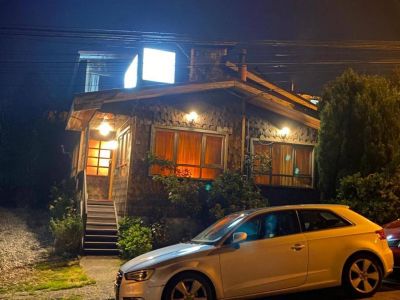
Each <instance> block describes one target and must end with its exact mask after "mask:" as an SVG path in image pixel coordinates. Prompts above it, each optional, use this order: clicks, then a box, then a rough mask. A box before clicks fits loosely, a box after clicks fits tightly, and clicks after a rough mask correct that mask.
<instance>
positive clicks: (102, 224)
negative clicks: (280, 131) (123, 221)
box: [86, 219, 117, 227]
mask: <svg viewBox="0 0 400 300" xmlns="http://www.w3.org/2000/svg"><path fill="white" fill-rule="evenodd" d="M87 225H93V226H115V227H117V223H115V219H114V222H107V223H106V222H97V221H96V222H92V221H90V222H86V226H87Z"/></svg>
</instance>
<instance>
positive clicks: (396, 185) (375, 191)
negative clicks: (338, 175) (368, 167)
mask: <svg viewBox="0 0 400 300" xmlns="http://www.w3.org/2000/svg"><path fill="white" fill-rule="evenodd" d="M337 200H338V201H339V202H340V203H343V204H347V205H349V206H350V207H351V208H352V209H354V210H355V211H357V212H359V213H360V214H362V215H364V216H366V217H367V218H369V219H371V220H372V221H374V222H376V223H378V224H384V223H387V222H389V221H392V220H394V219H397V218H398V217H400V169H397V170H396V171H395V172H394V173H391V172H390V173H388V172H381V173H373V174H370V175H368V176H365V177H362V176H361V175H360V173H356V174H354V175H351V176H347V177H344V178H342V179H341V180H340V185H339V188H338V194H337Z"/></svg>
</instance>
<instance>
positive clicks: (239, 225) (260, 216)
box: [222, 208, 304, 245]
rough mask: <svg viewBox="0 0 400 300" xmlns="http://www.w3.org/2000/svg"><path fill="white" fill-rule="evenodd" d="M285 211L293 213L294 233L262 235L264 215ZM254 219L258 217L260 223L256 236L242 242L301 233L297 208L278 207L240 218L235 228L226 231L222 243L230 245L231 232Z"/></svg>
mask: <svg viewBox="0 0 400 300" xmlns="http://www.w3.org/2000/svg"><path fill="white" fill-rule="evenodd" d="M286 212H290V213H292V215H293V221H294V222H295V223H296V226H297V229H298V232H295V233H290V234H285V235H277V236H275V237H270V238H267V237H265V236H262V234H263V232H264V230H265V228H263V225H262V221H263V220H264V219H265V218H266V216H268V215H270V214H279V213H286ZM254 219H259V220H260V223H259V224H258V226H259V228H258V238H257V239H255V240H245V241H243V243H248V242H258V241H264V240H272V239H277V238H283V237H287V236H292V235H296V234H303V233H304V231H303V227H302V226H301V223H300V217H299V214H298V210H297V209H294V208H293V209H280V210H273V211H268V212H262V213H259V214H256V215H254V216H251V217H247V218H245V219H244V220H242V222H240V223H239V224H238V225H237V226H235V228H234V229H233V230H231V231H230V233H228V234H227V235H226V238H225V239H224V242H223V243H222V244H223V245H230V244H232V237H233V234H234V233H236V232H238V231H237V230H239V228H240V227H241V226H242V225H244V224H245V223H247V222H250V221H252V220H254Z"/></svg>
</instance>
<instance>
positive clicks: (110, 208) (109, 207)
mask: <svg viewBox="0 0 400 300" xmlns="http://www.w3.org/2000/svg"><path fill="white" fill-rule="evenodd" d="M87 207H88V210H89V208H91V209H98V210H107V211H114V206H112V205H101V204H88V206H87Z"/></svg>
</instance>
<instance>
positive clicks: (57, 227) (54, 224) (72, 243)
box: [50, 214, 83, 256]
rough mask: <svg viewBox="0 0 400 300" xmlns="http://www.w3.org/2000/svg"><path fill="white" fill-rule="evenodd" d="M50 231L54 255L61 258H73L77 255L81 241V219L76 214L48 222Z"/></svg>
mask: <svg viewBox="0 0 400 300" xmlns="http://www.w3.org/2000/svg"><path fill="white" fill-rule="evenodd" d="M50 230H51V232H52V234H53V236H54V249H55V253H56V254H59V255H63V256H75V255H77V254H78V253H79V250H80V246H81V240H82V230H83V225H82V219H81V217H80V216H79V215H77V214H72V215H68V216H66V217H65V218H63V219H54V218H52V219H51V220H50Z"/></svg>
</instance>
